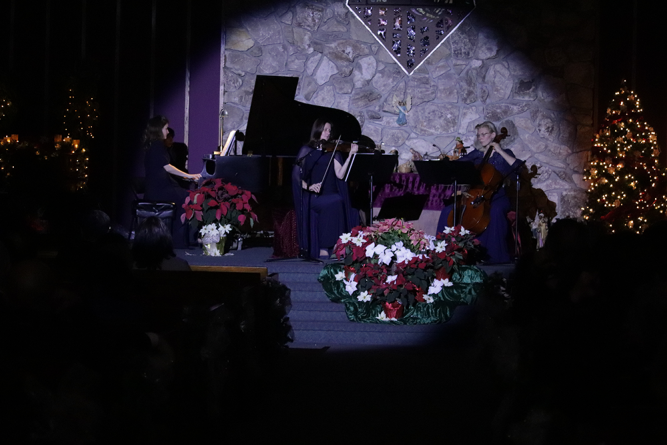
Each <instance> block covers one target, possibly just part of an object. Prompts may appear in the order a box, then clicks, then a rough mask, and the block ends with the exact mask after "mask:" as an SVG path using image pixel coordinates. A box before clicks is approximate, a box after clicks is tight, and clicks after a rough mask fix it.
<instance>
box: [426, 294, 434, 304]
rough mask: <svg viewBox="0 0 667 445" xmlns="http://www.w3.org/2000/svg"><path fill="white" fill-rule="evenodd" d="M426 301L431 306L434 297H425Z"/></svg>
mask: <svg viewBox="0 0 667 445" xmlns="http://www.w3.org/2000/svg"><path fill="white" fill-rule="evenodd" d="M424 301H425V302H427V303H429V304H431V303H433V297H432V296H430V295H424Z"/></svg>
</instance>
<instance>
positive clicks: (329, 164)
mask: <svg viewBox="0 0 667 445" xmlns="http://www.w3.org/2000/svg"><path fill="white" fill-rule="evenodd" d="M338 144H340V136H338V139H337V140H336V145H335V146H334V149H333V151H332V152H331V158H330V159H329V163H328V164H327V169H326V170H324V175H322V180H321V181H320V182H321V183H322V182H324V180H325V179H326V177H327V173H329V168H330V167H331V162H332V161H333V159H334V155H335V154H336V149H337V148H338Z"/></svg>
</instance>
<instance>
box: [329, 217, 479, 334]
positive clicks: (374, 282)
mask: <svg viewBox="0 0 667 445" xmlns="http://www.w3.org/2000/svg"><path fill="white" fill-rule="evenodd" d="M477 245H478V242H477V240H475V239H474V234H473V233H471V232H470V231H468V230H466V229H465V228H463V227H461V226H457V227H455V228H448V229H446V231H445V232H443V233H439V234H437V236H429V235H426V234H425V233H424V232H423V231H421V230H417V229H415V228H414V227H413V226H412V224H411V223H408V222H404V221H402V220H399V219H388V220H384V221H378V222H376V223H374V224H373V225H372V226H370V227H355V228H354V229H352V231H351V232H350V233H345V234H343V235H341V237H340V238H339V239H338V242H337V243H336V246H335V247H334V253H335V255H336V257H337V258H338V259H339V260H341V262H340V263H334V264H330V265H327V266H326V267H325V268H324V269H323V271H322V273H321V274H320V278H319V280H320V282H321V283H322V285H323V287H324V290H325V292H326V293H327V296H328V297H329V299H331V300H332V301H334V302H341V303H344V304H345V306H346V311H347V314H348V318H349V319H350V320H352V321H362V322H375V323H377V322H381V323H384V322H393V323H395V324H425V323H438V322H444V321H447V320H449V318H450V317H451V315H452V311H453V309H454V308H455V307H456V306H458V305H460V304H469V303H471V302H472V300H473V299H474V296H475V294H476V292H477V290H478V285H481V284H482V282H483V280H484V273H483V272H482V271H481V270H479V269H478V268H477V267H474V266H469V265H466V260H467V258H468V254H469V253H470V252H471V251H472V250H475V249H476V248H477Z"/></svg>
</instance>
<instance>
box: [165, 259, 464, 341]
mask: <svg viewBox="0 0 667 445" xmlns="http://www.w3.org/2000/svg"><path fill="white" fill-rule="evenodd" d="M177 253H178V254H179V256H182V257H183V258H185V259H186V260H188V261H189V262H190V264H197V265H221V266H225V265H234V266H255V267H258V266H259V267H267V268H268V271H269V274H277V278H278V279H279V280H280V282H281V283H283V284H284V285H286V286H287V287H288V288H289V289H290V290H291V299H292V309H291V311H290V313H289V314H288V316H289V319H290V323H291V325H292V327H293V329H294V342H293V343H290V344H289V347H290V348H327V347H336V348H337V349H357V348H366V347H382V346H385V347H392V346H408V347H411V346H428V345H435V344H442V343H450V342H452V341H459V342H460V341H461V340H462V339H466V338H467V337H468V336H469V335H471V332H472V328H473V326H474V322H475V318H476V312H475V308H474V306H459V307H458V308H456V310H455V311H454V316H453V317H452V319H451V320H449V321H448V322H447V323H442V324H435V325H421V326H395V325H390V324H375V323H354V322H351V321H349V320H348V318H347V315H346V314H345V307H344V306H343V305H342V304H338V303H332V302H330V301H329V299H328V298H327V296H326V295H325V293H324V291H323V290H322V286H321V284H320V283H319V282H318V281H317V277H318V276H319V273H320V271H321V270H322V268H323V267H324V265H325V264H324V263H313V262H308V261H303V260H299V259H287V260H279V261H266V259H267V258H269V257H270V256H271V253H272V249H270V248H252V249H247V250H246V249H244V250H242V251H233V252H232V253H233V255H231V256H225V257H206V256H202V255H201V254H200V252H198V251H196V250H195V251H190V252H185V251H179V252H177Z"/></svg>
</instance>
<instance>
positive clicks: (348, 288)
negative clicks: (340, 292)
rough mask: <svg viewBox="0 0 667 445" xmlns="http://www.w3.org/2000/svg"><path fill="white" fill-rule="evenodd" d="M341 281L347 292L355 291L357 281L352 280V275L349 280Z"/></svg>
mask: <svg viewBox="0 0 667 445" xmlns="http://www.w3.org/2000/svg"><path fill="white" fill-rule="evenodd" d="M343 283H345V290H346V291H347V293H348V294H350V295H352V294H353V293H355V292H356V291H357V285H358V284H359V283H357V282H356V281H354V277H352V279H350V280H349V281H348V280H343Z"/></svg>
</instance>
